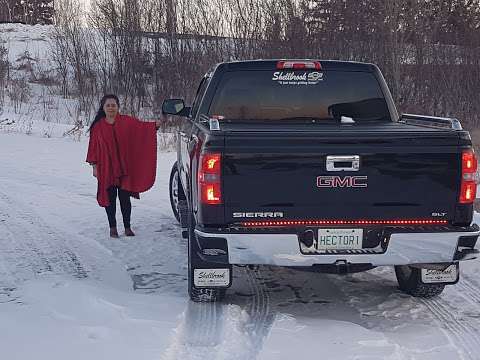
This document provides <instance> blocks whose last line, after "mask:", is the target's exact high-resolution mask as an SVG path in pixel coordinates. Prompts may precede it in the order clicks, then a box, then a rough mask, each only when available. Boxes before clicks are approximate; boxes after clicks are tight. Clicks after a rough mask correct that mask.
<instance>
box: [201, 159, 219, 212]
mask: <svg viewBox="0 0 480 360" xmlns="http://www.w3.org/2000/svg"><path fill="white" fill-rule="evenodd" d="M221 165H222V157H221V155H220V154H217V153H211V154H201V155H200V167H199V169H198V192H199V195H200V201H201V203H203V204H208V205H218V204H221V203H222V191H221V190H222V189H221V174H222V173H221V169H222V166H221Z"/></svg>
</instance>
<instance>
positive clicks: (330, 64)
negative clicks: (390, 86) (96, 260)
mask: <svg viewBox="0 0 480 360" xmlns="http://www.w3.org/2000/svg"><path fill="white" fill-rule="evenodd" d="M279 61H288V62H297V61H298V62H303V61H318V62H320V64H321V66H322V70H342V71H367V72H373V71H375V68H376V66H375V65H374V64H370V63H362V62H355V61H337V60H318V59H270V60H248V61H232V62H225V63H221V64H219V67H221V68H223V69H224V70H227V71H228V70H274V69H277V63H278V62H279Z"/></svg>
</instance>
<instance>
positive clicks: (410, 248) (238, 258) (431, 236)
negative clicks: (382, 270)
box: [195, 224, 480, 267]
mask: <svg viewBox="0 0 480 360" xmlns="http://www.w3.org/2000/svg"><path fill="white" fill-rule="evenodd" d="M195 234H196V236H197V240H198V242H199V245H200V249H203V250H201V251H203V252H204V254H203V256H204V257H206V259H205V260H208V261H212V262H228V263H229V264H239V265H247V264H252V265H278V266H298V267H307V266H314V265H320V264H336V263H339V262H340V263H342V262H343V263H346V264H371V265H372V266H382V265H407V264H432V263H450V262H453V261H462V260H468V259H470V258H474V257H475V252H476V250H475V249H474V247H475V244H476V241H477V238H478V236H479V235H480V229H479V227H478V226H477V225H476V224H473V225H472V226H470V227H466V228H465V227H464V228H458V229H457V230H456V231H444V232H401V233H392V234H391V235H390V238H389V241H388V246H387V248H386V250H385V252H383V253H376V254H308V255H307V254H302V252H301V251H300V244H299V239H298V235H297V234H293V233H232V232H209V231H205V230H204V231H200V230H198V229H197V230H195ZM209 244H215V248H219V247H224V249H223V251H218V252H217V251H215V249H212V248H211V247H210V245H209ZM222 244H224V245H222Z"/></svg>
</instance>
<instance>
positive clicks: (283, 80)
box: [272, 71, 323, 85]
mask: <svg viewBox="0 0 480 360" xmlns="http://www.w3.org/2000/svg"><path fill="white" fill-rule="evenodd" d="M272 80H273V81H276V82H278V83H279V84H280V85H317V84H318V83H319V82H320V81H323V73H322V72H318V71H313V72H304V73H295V72H293V71H291V72H283V71H276V72H274V73H273V77H272Z"/></svg>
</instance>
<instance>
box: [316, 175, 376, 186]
mask: <svg viewBox="0 0 480 360" xmlns="http://www.w3.org/2000/svg"><path fill="white" fill-rule="evenodd" d="M367 181H368V176H318V177H317V187H319V188H366V187H367V186H368V184H367Z"/></svg>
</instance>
